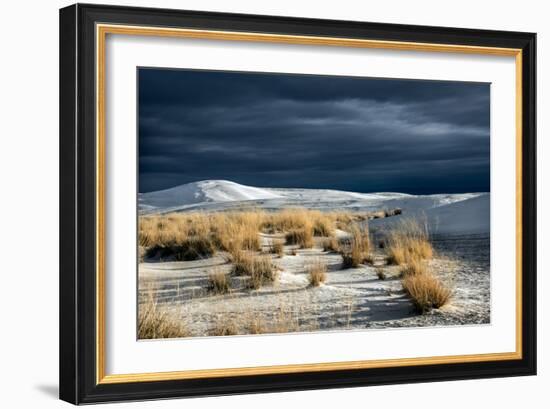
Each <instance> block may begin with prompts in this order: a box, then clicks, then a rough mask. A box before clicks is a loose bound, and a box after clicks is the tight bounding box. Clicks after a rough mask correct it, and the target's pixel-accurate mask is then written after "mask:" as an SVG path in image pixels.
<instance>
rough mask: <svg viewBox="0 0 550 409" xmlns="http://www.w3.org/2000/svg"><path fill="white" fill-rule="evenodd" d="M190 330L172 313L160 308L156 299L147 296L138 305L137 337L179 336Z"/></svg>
mask: <svg viewBox="0 0 550 409" xmlns="http://www.w3.org/2000/svg"><path fill="white" fill-rule="evenodd" d="M190 335H191V334H190V332H189V331H188V330H187V329H186V328H185V326H184V325H183V323H182V322H181V321H180V320H179V319H178V318H177V317H176V316H174V315H173V314H171V313H169V312H168V311H166V310H162V309H161V308H160V307H159V306H158V304H157V302H156V300H155V299H154V298H153V297H152V296H149V297H148V299H147V302H145V303H144V304H140V305H139V307H138V339H158V338H181V337H188V336H190Z"/></svg>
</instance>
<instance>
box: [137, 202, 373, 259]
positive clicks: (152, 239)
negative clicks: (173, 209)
mask: <svg viewBox="0 0 550 409" xmlns="http://www.w3.org/2000/svg"><path fill="white" fill-rule="evenodd" d="M367 219H368V214H366V213H354V212H345V211H332V212H321V211H319V210H308V209H303V208H293V209H283V210H280V211H276V212H267V211H264V210H255V209H254V210H235V211H227V212H185V213H170V214H165V215H145V216H141V217H140V219H139V233H138V236H139V237H138V238H139V246H140V247H143V248H144V249H146V253H145V254H146V256H148V257H154V256H158V257H169V256H175V258H176V259H180V260H192V259H197V258H205V257H210V256H212V255H213V254H214V253H215V251H217V250H222V251H227V252H230V253H233V252H235V251H238V250H251V251H259V250H261V241H260V236H259V233H260V232H267V233H275V232H278V233H284V234H285V237H286V241H287V243H288V244H297V245H299V246H300V247H302V248H311V247H313V246H314V245H315V240H314V237H315V236H319V237H325V238H333V237H334V234H335V229H336V228H342V229H345V230H347V231H349V232H351V233H353V230H354V229H355V227H354V226H355V224H356V222H359V221H364V220H367ZM332 243H333V244H334V243H335V242H332ZM332 247H333V249H335V248H336V245H334V246H332ZM277 253H278V254H280V249H279V248H278V249H277Z"/></svg>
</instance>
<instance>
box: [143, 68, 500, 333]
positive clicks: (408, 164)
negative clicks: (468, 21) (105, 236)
mask: <svg viewBox="0 0 550 409" xmlns="http://www.w3.org/2000/svg"><path fill="white" fill-rule="evenodd" d="M137 87H138V91H137V92H138V102H137V107H136V109H137V121H138V135H137V144H138V165H137V166H138V172H137V174H138V176H137V177H138V181H137V182H138V192H139V193H138V197H137V208H138V220H137V223H138V228H137V231H138V238H137V243H138V248H137V249H136V254H137V263H136V264H137V274H138V289H137V291H138V297H137V301H138V316H137V338H138V339H139V340H144V339H159V338H185V337H211V336H232V335H240V336H242V335H260V334H282V333H298V332H299V333H303V332H318V331H350V330H354V331H365V330H373V329H376V330H381V329H391V328H416V327H443V326H459V325H488V324H490V323H491V308H490V300H491V291H490V290H491V285H490V283H491V265H490V238H491V236H490V233H491V229H490V198H491V195H490V188H491V172H490V165H491V163H490V147H491V144H490V102H491V92H490V89H491V88H490V84H489V83H483V82H458V81H442V80H418V79H398V78H370V77H353V76H335V75H312V74H308V75H306V74H295V73H260V72H234V71H215V70H190V69H168V68H149V67H138V68H137Z"/></svg>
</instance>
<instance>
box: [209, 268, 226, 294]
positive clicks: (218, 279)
mask: <svg viewBox="0 0 550 409" xmlns="http://www.w3.org/2000/svg"><path fill="white" fill-rule="evenodd" d="M207 288H208V291H209V292H211V293H212V294H227V293H230V292H231V277H230V276H229V274H227V273H224V272H223V271H221V270H220V269H214V271H212V272H211V273H210V274H209V275H208V286H207Z"/></svg>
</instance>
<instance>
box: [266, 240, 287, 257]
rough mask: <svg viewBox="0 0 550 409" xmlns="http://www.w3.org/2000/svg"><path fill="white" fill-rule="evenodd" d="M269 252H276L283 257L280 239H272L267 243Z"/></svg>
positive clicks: (282, 246) (283, 249) (283, 250)
mask: <svg viewBox="0 0 550 409" xmlns="http://www.w3.org/2000/svg"><path fill="white" fill-rule="evenodd" d="M269 252H270V253H271V254H276V255H278V256H279V257H283V256H284V255H285V246H284V244H283V243H282V242H280V241H272V242H271V243H270V244H269Z"/></svg>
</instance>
